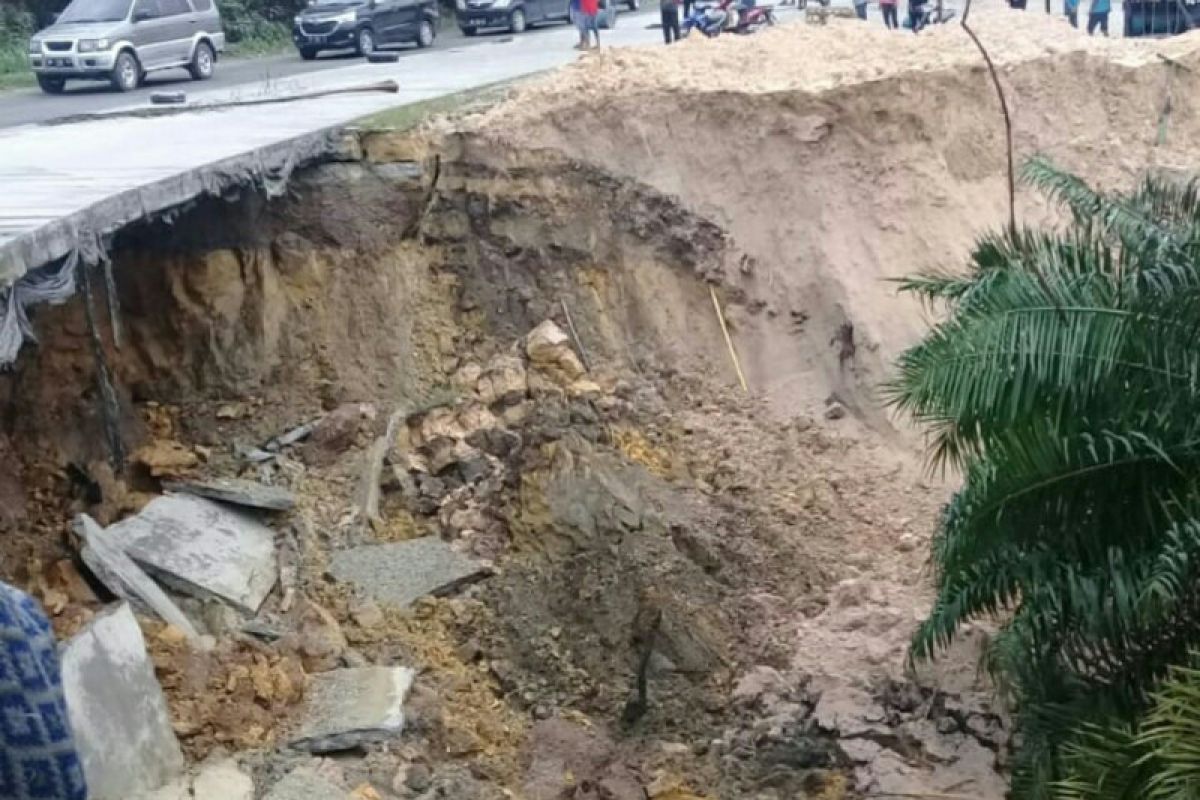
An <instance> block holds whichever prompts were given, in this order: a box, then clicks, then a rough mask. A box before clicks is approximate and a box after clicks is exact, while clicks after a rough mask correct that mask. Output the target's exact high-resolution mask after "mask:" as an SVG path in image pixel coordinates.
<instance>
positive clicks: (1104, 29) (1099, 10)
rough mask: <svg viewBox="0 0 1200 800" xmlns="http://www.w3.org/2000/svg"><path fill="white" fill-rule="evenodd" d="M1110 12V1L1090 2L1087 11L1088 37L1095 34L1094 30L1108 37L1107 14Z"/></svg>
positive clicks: (1095, 0) (1093, 0)
mask: <svg viewBox="0 0 1200 800" xmlns="http://www.w3.org/2000/svg"><path fill="white" fill-rule="evenodd" d="M1111 10H1112V0H1092V5H1091V7H1090V8H1089V9H1088V36H1091V35H1092V34H1093V33H1095V32H1096V28H1099V29H1100V32H1101V33H1103V34H1104V35H1105V36H1108V12H1109V11H1111Z"/></svg>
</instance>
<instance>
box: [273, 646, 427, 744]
mask: <svg viewBox="0 0 1200 800" xmlns="http://www.w3.org/2000/svg"><path fill="white" fill-rule="evenodd" d="M414 675H415V673H414V672H413V671H412V670H411V669H409V668H407V667H360V668H353V669H339V670H335V671H333V672H326V673H323V674H321V675H315V676H313V679H312V683H311V684H310V686H309V691H308V703H307V709H306V712H305V719H304V722H303V724H302V725H301V727H300V729H299V730H298V731H297V732H296V734H295V735H294V736H293V737H292V740H291V746H292V747H294V748H297V749H300V750H306V751H308V752H310V753H332V752H337V751H339V750H349V749H351V748H354V747H360V746H362V745H365V744H370V743H372V742H378V741H383V740H385V739H389V738H391V737H394V736H398V735H399V734H400V732H401V731H403V730H404V699H405V697H406V696H407V695H408V690H409V689H410V688H411V687H412V682H413V677H414Z"/></svg>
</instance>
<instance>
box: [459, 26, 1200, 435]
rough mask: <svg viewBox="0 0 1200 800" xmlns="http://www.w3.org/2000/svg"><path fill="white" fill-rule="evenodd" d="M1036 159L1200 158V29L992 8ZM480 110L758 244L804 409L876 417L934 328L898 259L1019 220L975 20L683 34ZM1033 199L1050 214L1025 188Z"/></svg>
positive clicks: (740, 288) (784, 395)
mask: <svg viewBox="0 0 1200 800" xmlns="http://www.w3.org/2000/svg"><path fill="white" fill-rule="evenodd" d="M972 23H973V25H974V27H975V28H976V30H977V32H978V33H979V35H980V37H981V39H982V40H983V41H984V42H985V43H986V45H987V46H988V48H989V51H990V52H991V54H992V56H993V58H994V60H995V61H996V62H997V63H998V65H999V68H1000V71H1001V75H1002V82H1003V83H1004V85H1005V91H1006V94H1007V96H1008V101H1009V105H1010V108H1011V109H1012V115H1013V125H1014V131H1015V138H1016V145H1017V147H1016V150H1017V160H1018V162H1021V161H1023V160H1024V159H1025V158H1027V157H1029V156H1031V155H1033V154H1035V153H1042V154H1045V155H1048V156H1049V157H1051V158H1052V159H1053V160H1054V161H1056V162H1058V163H1059V164H1060V165H1062V166H1065V167H1067V168H1070V169H1074V170H1076V171H1078V172H1080V173H1081V174H1082V175H1084V176H1085V177H1087V178H1089V179H1092V180H1096V181H1099V182H1100V183H1102V184H1127V183H1129V182H1131V181H1132V180H1134V179H1135V178H1136V177H1137V176H1138V175H1139V174H1140V173H1141V172H1142V171H1143V170H1145V169H1146V168H1148V167H1154V166H1173V167H1188V166H1191V165H1193V164H1194V163H1195V160H1196V159H1195V157H1194V152H1193V149H1192V144H1191V143H1192V142H1193V141H1194V137H1195V135H1196V134H1198V133H1200V120H1198V118H1197V115H1196V110H1195V105H1194V103H1193V102H1192V99H1191V98H1193V97H1195V96H1196V90H1197V89H1200V80H1198V78H1197V76H1200V72H1198V71H1197V70H1195V69H1191V68H1188V65H1193V66H1194V65H1196V64H1198V63H1200V34H1196V35H1190V36H1183V37H1178V38H1176V39H1172V40H1168V41H1124V40H1107V39H1102V38H1089V37H1087V36H1086V35H1083V34H1081V33H1079V32H1078V31H1077V30H1075V29H1073V28H1071V27H1070V26H1068V25H1067V23H1066V22H1065V21H1064V20H1062V19H1060V18H1059V17H1058V16H1047V15H1043V14H1036V13H1026V14H1022V13H1016V12H1011V11H1008V10H998V9H981V10H977V11H975V12H973V13H972ZM467 125H468V126H469V127H470V128H471V129H472V130H473V131H474V132H475V133H476V134H477V135H479V136H481V137H483V138H484V139H485V140H488V141H489V142H491V143H493V144H495V143H501V144H512V143H515V142H518V141H519V143H520V145H521V147H522V148H528V147H530V146H531V145H532V146H533V147H543V148H548V149H550V150H553V151H557V152H559V153H562V154H564V155H566V156H567V157H569V158H571V159H573V160H576V161H582V162H585V163H588V164H590V165H592V166H594V167H598V168H600V169H602V170H604V171H607V172H609V173H611V174H614V175H617V176H621V177H623V178H627V179H632V180H635V181H638V182H641V183H642V184H645V185H648V186H649V187H652V188H653V189H655V190H657V191H659V192H662V193H664V194H666V195H667V196H670V197H672V198H674V199H676V200H677V201H679V202H680V203H681V204H682V206H683V207H684V208H686V209H688V210H689V211H691V212H693V213H696V214H698V215H699V216H701V217H702V218H705V219H707V220H710V221H712V222H713V223H716V224H717V225H718V226H720V227H721V228H722V229H723V230H725V231H726V232H727V233H728V234H729V236H730V239H731V241H733V242H735V243H736V245H737V246H738V247H739V248H741V250H743V251H744V252H745V253H746V254H747V256H748V261H747V263H743V264H741V265H740V267H738V268H736V269H731V270H729V272H728V274H726V275H724V276H722V278H721V282H723V283H724V284H725V285H726V287H727V288H728V289H729V290H731V291H732V292H733V293H734V294H735V295H737V296H739V297H740V298H741V300H742V302H741V303H739V304H738V305H736V306H735V307H734V308H732V309H731V312H730V313H731V316H732V324H733V326H734V329H735V332H736V339H737V341H738V347H739V348H740V349H741V350H742V351H743V357H744V359H745V360H746V362H747V369H748V372H749V374H750V377H751V382H752V383H753V384H754V385H755V386H757V387H759V388H761V389H763V390H764V391H765V392H766V393H767V394H768V395H769V396H770V397H771V398H772V400H773V401H774V402H775V403H776V405H777V407H779V408H780V409H781V410H783V411H785V412H805V413H809V414H819V413H822V411H823V409H824V407H825V405H826V403H827V401H829V400H830V399H831V398H832V399H833V400H836V401H838V402H841V403H843V404H845V405H847V406H848V407H849V408H850V409H851V410H852V411H853V412H856V413H855V416H857V417H859V418H860V419H863V420H865V421H866V422H867V423H868V424H869V425H871V426H872V427H874V428H876V429H877V430H887V429H889V428H890V427H891V424H890V422H889V421H888V420H887V419H886V417H885V415H884V414H883V413H882V412H881V411H880V410H879V408H878V402H877V392H876V387H877V386H878V383H879V381H880V380H882V379H883V378H884V377H885V375H886V370H887V365H888V364H889V363H890V361H891V360H892V359H893V358H894V356H895V355H896V354H897V353H898V352H899V351H900V350H901V349H902V348H903V347H905V346H907V345H908V344H911V343H912V342H913V341H914V340H915V339H916V337H918V336H919V335H920V334H921V332H922V331H923V330H924V329H925V319H924V316H923V314H922V310H921V309H920V308H918V307H917V306H916V305H915V304H912V303H909V302H908V301H907V300H906V299H900V300H897V299H896V297H895V292H894V291H893V287H892V285H891V284H890V283H889V282H888V281H889V279H893V278H896V277H898V276H901V275H905V274H908V273H911V272H912V271H914V270H917V269H923V268H928V267H950V268H953V267H956V266H957V265H959V264H961V263H963V258H964V256H965V254H966V252H967V250H968V248H969V247H970V244H971V242H972V241H973V240H974V238H975V237H976V235H977V234H978V233H980V232H981V231H983V230H985V229H988V228H992V227H995V226H998V225H1001V224H1003V223H1004V221H1005V220H1006V218H1007V202H1006V195H1007V192H1006V179H1005V145H1004V133H1003V125H1002V121H1001V116H1000V110H999V105H998V103H997V100H996V95H995V91H994V89H993V86H992V84H991V80H990V78H989V76H988V74H987V72H986V69H985V68H984V66H983V61H982V59H981V57H980V56H979V53H978V52H977V51H976V50H975V49H974V47H973V45H972V44H971V42H970V40H969V39H968V37H967V35H966V34H965V32H963V31H962V30H961V28H960V27H958V26H957V25H949V26H941V27H939V28H937V29H934V30H929V31H927V32H925V33H922V34H921V35H920V36H913V35H901V34H897V33H889V32H888V31H886V30H885V29H883V28H882V26H878V25H862V24H859V23H857V22H856V21H838V20H832V21H830V23H829V24H828V25H825V26H815V25H805V24H802V23H800V24H790V25H782V26H780V27H778V28H775V29H772V30H768V31H765V32H763V33H762V34H761V35H755V36H750V37H736V36H729V37H721V38H719V39H715V40H707V39H696V40H690V41H685V42H684V43H683V44H682V45H680V46H678V47H670V48H665V47H656V48H644V49H633V50H610V51H603V52H601V53H600V54H598V55H596V56H592V57H588V58H585V59H582V60H580V61H579V62H578V63H576V64H575V65H573V66H572V67H570V68H568V69H564V70H561V71H558V72H556V73H554V74H552V75H549V76H547V77H546V78H544V79H542V80H540V81H537V82H534V83H532V84H530V85H528V86H526V87H523V88H522V89H520V90H519V91H517V92H515V93H514V95H513V96H512V97H511V98H510V99H509V101H508V102H506V103H503V104H501V105H500V106H498V107H496V108H494V109H492V110H491V111H490V112H488V113H486V114H484V115H481V116H479V117H477V118H474V119H473V120H471V121H470V122H468V123H467ZM1020 209H1021V215H1022V218H1023V219H1026V220H1029V221H1031V222H1036V221H1039V220H1040V219H1041V218H1042V217H1044V216H1045V214H1046V213H1047V211H1046V209H1045V207H1044V205H1043V204H1042V203H1041V200H1040V199H1039V198H1036V197H1032V196H1028V197H1022V198H1021V199H1020Z"/></svg>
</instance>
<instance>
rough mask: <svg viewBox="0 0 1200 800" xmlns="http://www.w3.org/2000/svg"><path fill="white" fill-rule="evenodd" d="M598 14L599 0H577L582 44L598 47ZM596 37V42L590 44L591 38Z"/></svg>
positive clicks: (586, 46)
mask: <svg viewBox="0 0 1200 800" xmlns="http://www.w3.org/2000/svg"><path fill="white" fill-rule="evenodd" d="M599 15H600V0H579V17H580V23H579V32H580V33H581V34H583V46H584V48H585V49H586V48H588V47H599V46H600V23H599V21H598V20H597V17H599ZM593 36H594V37H595V38H596V44H595V45H593V44H591V38H592V37H593Z"/></svg>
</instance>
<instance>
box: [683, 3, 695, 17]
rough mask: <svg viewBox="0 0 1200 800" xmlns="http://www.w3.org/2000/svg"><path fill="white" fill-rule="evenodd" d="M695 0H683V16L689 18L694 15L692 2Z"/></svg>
mask: <svg viewBox="0 0 1200 800" xmlns="http://www.w3.org/2000/svg"><path fill="white" fill-rule="evenodd" d="M693 3H695V0H683V18H684V19H687V18H688V17H690V16H691V15H692V4H693Z"/></svg>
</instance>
